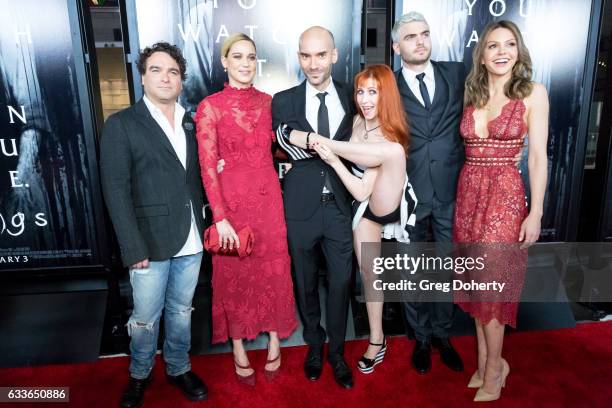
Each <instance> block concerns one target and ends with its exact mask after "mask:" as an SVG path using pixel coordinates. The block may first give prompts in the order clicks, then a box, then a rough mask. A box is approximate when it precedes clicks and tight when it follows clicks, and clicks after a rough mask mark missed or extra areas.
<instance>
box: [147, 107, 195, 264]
mask: <svg viewBox="0 0 612 408" xmlns="http://www.w3.org/2000/svg"><path fill="white" fill-rule="evenodd" d="M142 99H143V100H144V103H145V105H147V108H148V109H149V112H150V113H151V116H153V119H155V121H156V122H157V124H158V125H159V126H160V127H161V128H162V130H163V131H164V133H165V134H166V137H167V138H168V140H169V141H170V144H172V147H173V148H174V151H175V153H176V155H177V156H178V158H179V160H180V161H181V164H182V165H183V167H184V168H187V139H186V137H185V131H184V130H183V116H185V108H183V107H182V106H181V105H179V104H178V103H177V104H176V105H175V106H174V129H173V128H172V126H171V125H170V122H168V119H167V118H166V116H165V115H164V113H163V112H162V111H161V110H160V109H159V108H158V107H157V106H155V105H154V104H153V102H151V100H150V99H149V98H147V97H146V95H145V96H143V98H142ZM190 204H191V229H190V230H189V235H188V236H187V240H186V241H185V244H184V245H183V247H182V248H181V250H180V251H178V252H177V253H176V255H174V257H177V256H185V255H193V254H197V253H198V252H201V251H202V250H203V247H202V238H201V236H200V233H199V231H198V224H197V223H196V220H195V215H194V213H193V203H190Z"/></svg>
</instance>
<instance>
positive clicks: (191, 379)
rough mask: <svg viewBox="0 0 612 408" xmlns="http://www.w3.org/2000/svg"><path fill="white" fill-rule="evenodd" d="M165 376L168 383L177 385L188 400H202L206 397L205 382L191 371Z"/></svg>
mask: <svg viewBox="0 0 612 408" xmlns="http://www.w3.org/2000/svg"><path fill="white" fill-rule="evenodd" d="M166 378H167V379H168V382H169V383H170V384H172V385H175V386H177V387H178V389H179V390H181V392H182V393H183V395H185V397H187V399H188V400H190V401H202V400H205V399H206V398H208V388H206V384H204V382H203V381H202V380H200V377H198V376H197V375H196V374H195V373H194V372H193V371H187V372H186V373H184V374H181V375H177V376H171V375H168V374H166Z"/></svg>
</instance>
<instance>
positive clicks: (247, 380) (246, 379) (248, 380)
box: [234, 360, 256, 387]
mask: <svg viewBox="0 0 612 408" xmlns="http://www.w3.org/2000/svg"><path fill="white" fill-rule="evenodd" d="M234 365H235V366H236V367H237V368H242V369H243V370H248V369H252V367H251V365H250V364H248V365H246V366H242V365H240V364H238V363H237V362H236V360H234ZM235 373H236V378H237V379H238V382H239V383H240V384H244V385H249V386H251V387H253V386H255V382H256V378H255V370H253V372H252V373H251V374H249V375H246V376H245V375H240V374H238V372H237V371H235Z"/></svg>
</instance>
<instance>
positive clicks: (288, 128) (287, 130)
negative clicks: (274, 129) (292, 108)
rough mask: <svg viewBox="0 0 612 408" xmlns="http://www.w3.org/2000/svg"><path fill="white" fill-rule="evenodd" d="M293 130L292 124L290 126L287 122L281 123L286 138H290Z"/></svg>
mask: <svg viewBox="0 0 612 408" xmlns="http://www.w3.org/2000/svg"><path fill="white" fill-rule="evenodd" d="M292 130H293V128H292V127H291V126H289V125H288V124H286V123H283V124H281V133H282V134H283V136H284V137H285V139H287V140H289V137H290V136H291V131H292Z"/></svg>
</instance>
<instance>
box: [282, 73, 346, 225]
mask: <svg viewBox="0 0 612 408" xmlns="http://www.w3.org/2000/svg"><path fill="white" fill-rule="evenodd" d="M334 86H335V87H336V91H337V93H338V97H339V99H340V102H341V104H342V107H343V108H344V118H343V119H342V122H341V123H340V126H339V127H338V130H337V131H336V134H335V135H334V138H333V139H334V140H343V141H347V140H349V139H350V137H351V132H352V118H353V114H354V107H353V103H352V100H353V98H352V90H351V89H350V88H349V87H348V86H347V85H344V84H341V83H340V82H337V81H334ZM281 123H286V124H287V125H289V126H290V127H291V128H293V129H296V130H302V131H305V132H314V130H313V129H312V127H311V126H310V124H309V123H308V120H307V119H306V81H304V82H302V83H301V84H300V85H297V86H295V87H293V88H290V89H287V90H284V91H282V92H278V93H277V94H275V95H274V97H273V98H272V127H273V128H274V129H277V128H278V126H279V125H280V124H281ZM291 164H292V168H291V170H289V172H287V174H285V177H284V181H283V201H284V205H285V217H286V218H287V219H292V220H306V219H308V218H310V217H311V216H312V214H313V213H314V212H315V210H316V209H317V208H318V207H319V205H320V203H321V192H322V191H323V185H324V184H325V172H327V173H328V174H329V179H330V182H331V184H332V188H333V191H334V195H335V197H336V203H337V204H338V207H339V208H340V211H342V212H343V213H344V214H345V215H347V216H350V213H351V201H352V197H351V195H350V194H349V193H348V191H347V190H346V187H344V184H342V181H340V178H339V177H338V175H337V174H336V172H335V171H334V169H333V168H332V167H330V166H329V165H328V164H326V163H325V162H324V161H323V160H321V159H320V158H319V157H318V156H314V157H312V158H309V159H303V160H291Z"/></svg>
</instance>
